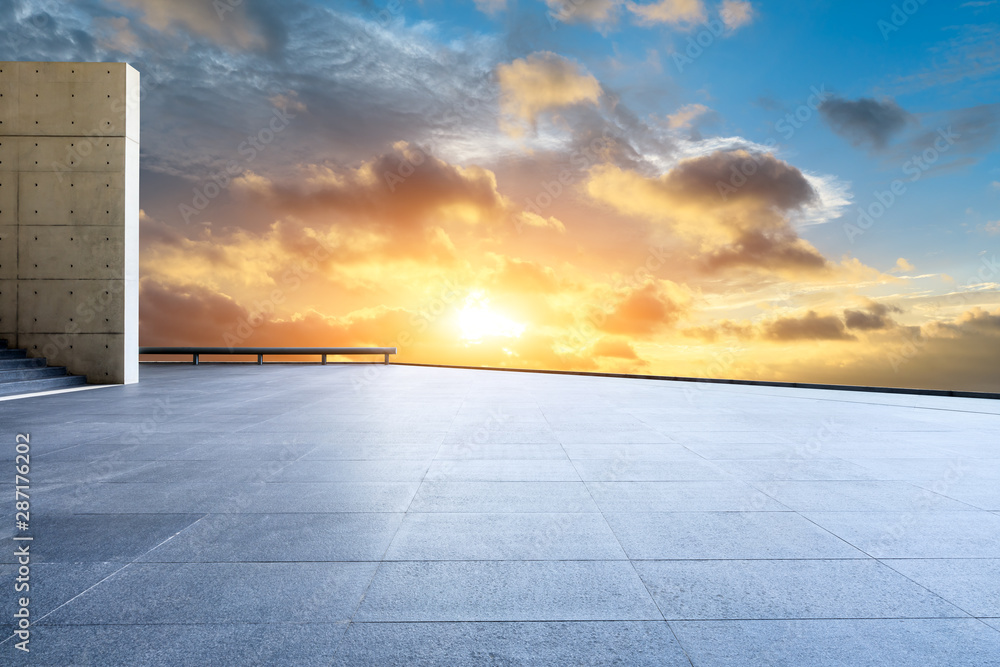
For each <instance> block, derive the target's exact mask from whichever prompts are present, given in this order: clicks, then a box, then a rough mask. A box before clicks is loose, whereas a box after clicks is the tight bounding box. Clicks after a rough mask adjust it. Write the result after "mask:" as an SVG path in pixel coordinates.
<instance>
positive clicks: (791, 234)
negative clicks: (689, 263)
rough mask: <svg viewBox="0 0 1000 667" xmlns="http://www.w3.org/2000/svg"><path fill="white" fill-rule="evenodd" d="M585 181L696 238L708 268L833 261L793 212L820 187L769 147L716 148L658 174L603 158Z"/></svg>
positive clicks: (628, 209) (593, 192) (782, 267)
mask: <svg viewBox="0 0 1000 667" xmlns="http://www.w3.org/2000/svg"><path fill="white" fill-rule="evenodd" d="M748 174H749V175H748ZM586 188H587V192H588V193H589V195H590V196H591V197H592V198H593V199H596V200H598V201H601V202H605V203H607V204H610V205H611V206H613V207H614V208H616V209H618V210H619V211H621V212H623V213H626V214H629V215H632V216H635V217H639V218H645V219H647V220H650V221H653V222H658V223H661V224H664V225H666V226H667V227H668V228H669V229H671V230H672V231H674V232H675V233H677V234H678V235H679V236H681V237H682V238H683V239H685V240H687V241H689V242H691V243H693V244H694V245H695V246H696V248H697V250H696V253H697V255H698V256H700V257H701V260H702V262H703V266H704V268H706V269H707V270H709V271H713V272H714V271H721V270H725V269H730V268H735V267H743V268H749V269H757V270H763V271H766V272H775V273H786V274H789V275H796V276H798V275H802V274H808V273H823V272H827V271H828V270H829V268H830V266H829V262H828V261H827V260H826V258H824V257H823V256H822V254H820V252H819V251H818V250H816V248H814V247H813V246H812V245H811V244H809V243H808V242H807V241H805V240H803V239H801V238H799V236H798V234H797V233H796V231H795V229H794V228H793V227H792V224H791V219H790V216H791V214H792V213H794V212H797V211H799V210H801V209H803V208H804V207H805V206H807V205H809V204H811V203H813V202H815V201H816V199H817V196H818V195H817V193H816V191H815V190H814V189H813V187H812V186H811V185H810V183H809V181H808V180H807V179H806V178H805V176H804V175H803V174H802V172H800V171H799V170H798V169H796V168H795V167H792V166H791V165H789V164H788V163H786V162H783V161H781V160H778V159H777V158H775V157H774V156H772V155H751V154H750V153H748V152H746V151H719V152H716V153H712V154H710V155H706V156H702V157H697V158H691V159H687V160H683V161H681V162H680V163H678V164H677V165H676V166H675V167H674V168H672V169H670V170H669V171H668V172H666V173H665V174H663V175H661V176H659V177H653V178H650V177H648V176H645V175H643V174H640V173H638V172H635V171H630V170H624V169H621V168H620V167H617V166H614V165H609V164H603V165H598V166H596V167H593V168H592V169H591V170H590V174H589V179H588V181H587V184H586Z"/></svg>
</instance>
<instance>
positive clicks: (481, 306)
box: [458, 292, 525, 344]
mask: <svg viewBox="0 0 1000 667" xmlns="http://www.w3.org/2000/svg"><path fill="white" fill-rule="evenodd" d="M458 326H459V327H460V328H461V330H462V339H463V340H465V342H466V344H474V343H481V342H482V341H483V339H485V338H519V337H520V336H521V334H522V333H524V329H525V326H524V325H523V324H520V323H518V322H515V321H513V320H511V319H509V318H507V317H505V316H504V315H502V314H500V313H498V312H496V311H495V310H493V309H492V308H490V300H489V297H487V296H486V295H484V294H483V293H482V292H472V293H471V294H469V296H467V297H466V299H465V305H463V306H462V309H461V310H459V311H458Z"/></svg>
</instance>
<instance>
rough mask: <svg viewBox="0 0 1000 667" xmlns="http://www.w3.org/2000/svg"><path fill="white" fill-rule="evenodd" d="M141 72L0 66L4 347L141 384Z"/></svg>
mask: <svg viewBox="0 0 1000 667" xmlns="http://www.w3.org/2000/svg"><path fill="white" fill-rule="evenodd" d="M138 290H139V73H138V72H137V71H136V70H134V69H133V68H131V67H129V66H128V65H126V64H123V63H15V62H0V338H6V339H8V340H9V341H10V344H11V345H12V346H13V347H20V348H25V349H27V350H28V354H29V355H30V356H34V357H46V358H47V359H48V360H49V363H50V364H54V365H59V366H66V367H67V368H68V369H69V372H70V373H73V374H75V375H86V376H87V380H88V381H89V382H92V383H130V382H136V381H138V376H139V354H138V352H139V347H138V346H139V301H138Z"/></svg>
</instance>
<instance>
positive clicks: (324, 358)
mask: <svg viewBox="0 0 1000 667" xmlns="http://www.w3.org/2000/svg"><path fill="white" fill-rule="evenodd" d="M323 365H324V366H326V355H325V354H324V355H323Z"/></svg>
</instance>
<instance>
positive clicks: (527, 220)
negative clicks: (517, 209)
mask: <svg viewBox="0 0 1000 667" xmlns="http://www.w3.org/2000/svg"><path fill="white" fill-rule="evenodd" d="M517 224H518V230H521V229H523V228H524V227H534V228H536V229H551V230H553V231H556V232H558V233H560V234H565V233H566V225H564V224H563V223H562V221H561V220H559V219H558V218H556V217H554V216H551V215H550V216H549V217H547V218H543V217H542V216H540V215H538V214H537V213H532V212H531V211H522V212H521V213H519V214H518V217H517Z"/></svg>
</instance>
